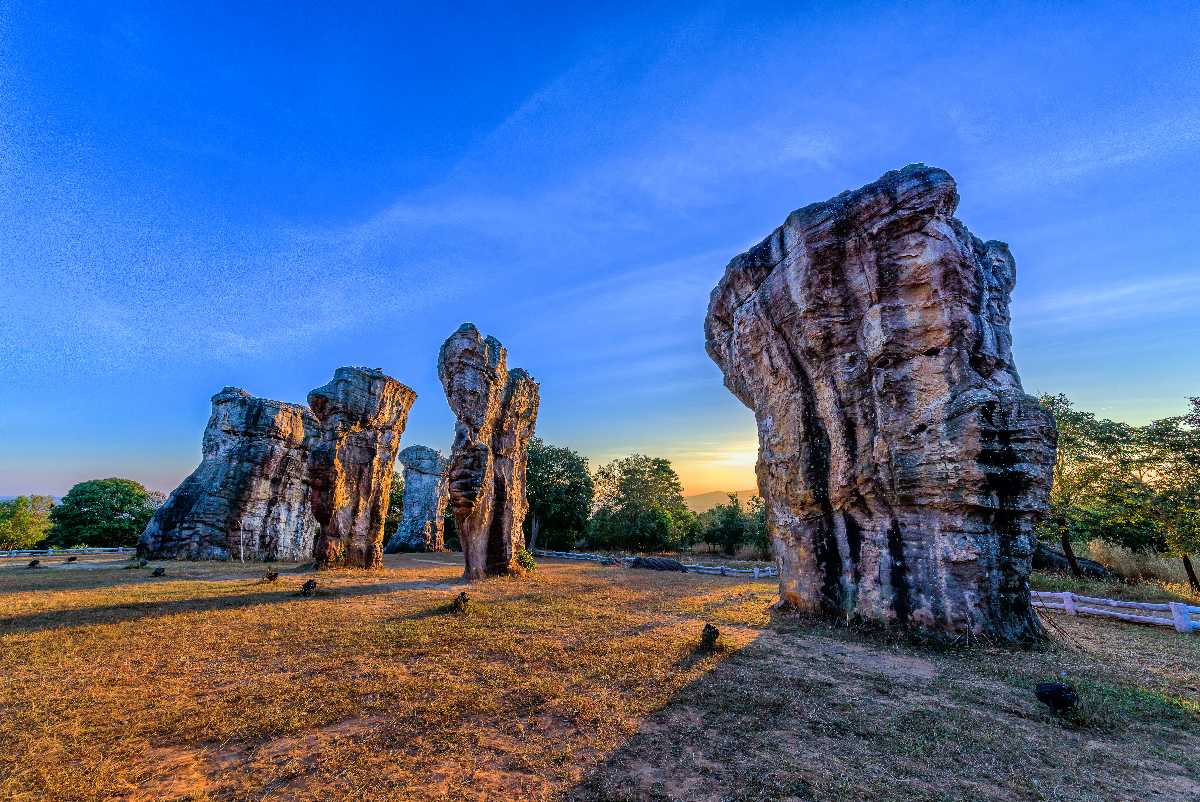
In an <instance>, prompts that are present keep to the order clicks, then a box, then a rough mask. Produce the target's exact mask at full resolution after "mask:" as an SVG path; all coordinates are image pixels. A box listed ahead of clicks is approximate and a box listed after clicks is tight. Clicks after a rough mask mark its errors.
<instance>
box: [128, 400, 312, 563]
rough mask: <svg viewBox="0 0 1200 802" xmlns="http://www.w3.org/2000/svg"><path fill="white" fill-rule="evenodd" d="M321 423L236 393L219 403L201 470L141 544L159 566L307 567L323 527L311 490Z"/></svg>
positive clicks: (294, 408)
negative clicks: (298, 563)
mask: <svg viewBox="0 0 1200 802" xmlns="http://www.w3.org/2000/svg"><path fill="white" fill-rule="evenodd" d="M317 426H318V422H317V419H316V416H314V415H313V414H312V412H310V411H309V410H307V409H305V408H304V407H302V406H300V405H298V404H285V403H282V402H280V401H270V400H267V399H265V398H254V397H252V396H251V395H250V394H249V393H247V392H245V391H243V390H239V389H237V388H236V387H226V388H225V389H223V390H221V392H219V393H217V394H216V395H214V396H213V397H212V416H211V417H210V418H209V419H208V427H207V428H206V429H205V430H204V446H203V459H202V460H201V462H200V467H198V468H196V470H195V471H193V472H192V474H191V476H189V477H187V478H186V479H184V480H183V483H182V484H180V485H179V487H177V488H176V489H175V492H173V493H172V494H171V497H170V498H168V499H167V501H166V502H165V503H164V504H163V505H162V506H161V507H159V508H158V511H157V512H156V513H155V514H154V517H153V518H152V519H151V520H150V523H149V524H148V525H147V526H146V530H145V532H143V533H142V536H141V539H140V540H139V542H138V553H139V554H141V555H142V556H143V557H148V558H156V559H193V560H227V559H229V558H230V557H232V558H234V559H241V558H245V559H269V560H303V559H307V558H309V557H311V556H312V548H313V540H314V538H315V535H316V531H317V520H316V518H314V517H313V513H312V504H311V503H310V502H309V488H308V443H309V440H310V439H311V436H312V432H313V431H315V430H316V428H317Z"/></svg>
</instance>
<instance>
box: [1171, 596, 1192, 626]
mask: <svg viewBox="0 0 1200 802" xmlns="http://www.w3.org/2000/svg"><path fill="white" fill-rule="evenodd" d="M1170 607H1171V620H1172V621H1174V622H1175V631H1176V632H1184V633H1186V632H1191V631H1192V617H1191V616H1190V615H1189V614H1188V607H1187V605H1186V604H1180V603H1179V602H1171V603H1170Z"/></svg>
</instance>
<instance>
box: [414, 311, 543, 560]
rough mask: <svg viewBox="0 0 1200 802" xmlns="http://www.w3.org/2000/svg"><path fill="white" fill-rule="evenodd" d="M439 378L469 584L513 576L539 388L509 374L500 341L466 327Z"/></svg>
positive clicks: (446, 349) (451, 341)
mask: <svg viewBox="0 0 1200 802" xmlns="http://www.w3.org/2000/svg"><path fill="white" fill-rule="evenodd" d="M438 376H439V377H440V378H441V380H442V386H443V387H444V388H445V390H446V400H447V402H448V403H449V404H450V409H451V410H452V411H453V412H454V414H455V415H456V416H457V418H458V423H457V424H456V425H455V429H454V447H453V450H452V451H451V454H450V464H449V469H448V480H449V491H450V505H451V507H452V508H453V511H454V521H455V525H456V527H457V529H458V537H459V541H460V542H461V544H462V549H463V556H464V558H465V561H466V576H467V578H468V579H477V578H479V577H483V576H494V575H500V574H518V573H520V572H521V569H520V566H518V565H517V562H516V556H517V553H518V552H520V550H521V549H522V548H523V547H524V542H525V538H524V534H523V532H522V524H523V523H524V521H525V513H526V512H527V511H528V509H529V502H528V500H527V499H526V496H525V467H526V460H527V456H526V448H527V446H528V443H529V439H530V438H531V437H532V436H533V429H534V424H535V422H536V420H537V410H538V384H537V382H535V381H534V380H533V379H532V378H531V377H530V376H529V374H528V373H526V372H525V371H524V370H521V369H520V368H516V369H514V370H512V371H510V370H508V366H507V353H506V351H505V349H504V346H502V345H501V344H500V341H499V340H497V339H496V338H494V337H487V338H485V337H483V336H482V335H481V334H480V333H479V330H478V329H476V328H475V326H473V325H471V324H470V323H464V324H463V325H462V326H460V327H459V329H458V331H456V332H455V333H454V334H452V335H450V337H449V338H448V339H447V340H446V342H445V343H444V344H443V345H442V350H441V353H440V354H439V355H438Z"/></svg>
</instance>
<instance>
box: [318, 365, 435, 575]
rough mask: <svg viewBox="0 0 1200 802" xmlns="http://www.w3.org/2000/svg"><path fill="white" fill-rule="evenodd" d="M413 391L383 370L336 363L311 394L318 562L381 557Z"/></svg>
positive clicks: (367, 564)
mask: <svg viewBox="0 0 1200 802" xmlns="http://www.w3.org/2000/svg"><path fill="white" fill-rule="evenodd" d="M416 397H417V394H416V393H414V392H413V391H412V390H410V389H409V388H408V387H406V386H404V385H403V384H401V383H400V382H398V381H396V380H395V379H393V378H391V377H390V376H385V375H384V374H383V372H382V371H378V370H367V369H365V368H338V369H337V371H336V372H335V373H334V374H333V381H331V382H330V383H329V384H327V385H325V386H324V387H318V388H317V389H316V390H313V391H312V392H311V393H309V394H308V405H309V406H310V407H312V410H313V413H314V414H315V415H316V416H317V418H318V419H319V420H320V421H321V427H320V429H319V431H318V433H317V438H316V440H315V442H314V443H313V446H312V451H311V453H310V456H309V464H310V470H311V482H312V490H313V493H312V499H313V515H314V516H315V517H316V519H317V523H319V524H320V525H321V533H320V536H319V537H318V538H317V544H316V546H315V547H314V549H313V556H314V557H316V559H317V563H318V564H320V565H347V566H352V567H356V568H374V567H376V566H378V565H380V564H381V563H382V562H383V521H384V518H386V517H387V505H388V498H389V497H390V495H391V490H392V472H393V470H394V466H395V464H396V452H397V451H399V450H400V435H402V434H403V433H404V424H405V423H406V422H407V421H408V411H409V409H411V408H412V405H413V401H415V400H416Z"/></svg>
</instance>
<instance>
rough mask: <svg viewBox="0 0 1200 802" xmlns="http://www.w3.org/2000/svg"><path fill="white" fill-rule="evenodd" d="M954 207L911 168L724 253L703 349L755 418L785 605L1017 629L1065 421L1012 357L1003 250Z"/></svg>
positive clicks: (1004, 633) (925, 172)
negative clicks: (1042, 401) (1034, 392)
mask: <svg viewBox="0 0 1200 802" xmlns="http://www.w3.org/2000/svg"><path fill="white" fill-rule="evenodd" d="M957 205H958V192H957V189H956V187H955V184H954V179H953V178H951V177H950V175H949V174H948V173H946V172H945V171H943V170H939V169H935V168H931V167H926V166H925V165H911V166H909V167H906V168H904V169H903V170H899V171H895V172H891V173H888V174H887V175H885V176H883V177H882V178H881V179H880V180H879V181H877V182H875V183H873V184H869V185H867V186H865V187H863V188H862V189H859V190H856V191H853V192H845V193H842V194H841V195H839V196H837V197H836V198H833V199H832V200H830V201H827V202H825V203H817V204H814V205H811V206H807V207H805V208H803V209H800V210H799V211H796V212H793V213H792V214H791V215H790V216H789V217H788V219H787V221H786V222H785V223H784V224H783V225H782V226H781V227H780V228H778V229H776V230H775V232H774V233H773V234H771V235H770V236H769V237H767V239H765V240H764V241H763V242H761V243H760V244H759V245H756V246H755V247H753V248H751V249H750V250H749V251H747V252H746V253H743V254H741V255H740V256H737V257H735V258H734V259H733V261H731V262H730V263H729V266H728V267H727V268H726V270H725V275H724V277H723V278H722V279H721V281H720V283H719V284H718V285H717V287H716V289H715V290H714V291H713V294H712V299H711V302H710V304H709V309H708V317H707V319H706V321H705V334H706V339H707V348H708V352H709V354H710V355H711V356H712V358H713V359H714V360H715V361H716V363H717V364H718V365H719V366H720V368H721V370H722V372H723V373H724V374H725V384H726V386H727V387H728V388H729V389H730V390H731V391H732V392H733V393H734V395H736V396H737V397H738V398H739V399H741V400H742V402H743V403H745V404H746V405H747V406H748V407H750V408H751V409H753V410H754V412H755V417H756V418H757V421H758V433H759V459H758V467H757V473H758V484H759V489H760V490H761V491H762V495H763V498H764V501H765V503H766V506H767V515H768V526H769V528H770V530H771V535H772V538H773V540H774V544H775V552H776V555H777V558H778V560H779V563H780V567H781V572H780V579H781V581H780V592H781V596H782V599H781V601H782V602H783V603H785V604H788V605H791V606H794V607H797V608H801V609H805V610H811V611H822V612H826V613H830V614H834V615H838V616H846V617H852V618H861V619H866V620H871V621H878V622H885V623H896V624H900V625H910V626H917V627H922V628H929V629H934V630H942V631H946V632H950V633H955V634H971V635H983V636H988V637H992V638H996V639H1000V640H1023V639H1027V638H1030V637H1036V636H1038V635H1040V633H1041V627H1040V625H1039V623H1038V620H1037V617H1036V616H1035V615H1034V613H1033V610H1032V609H1031V607H1030V600H1029V587H1028V582H1027V577H1028V574H1029V570H1030V556H1031V554H1032V551H1033V538H1032V530H1033V525H1034V523H1035V521H1036V520H1037V519H1038V518H1039V516H1040V515H1042V514H1043V512H1044V511H1045V509H1046V506H1047V496H1048V493H1049V490H1050V477H1051V468H1052V465H1053V463H1054V453H1055V441H1056V433H1055V428H1054V421H1053V419H1052V418H1051V416H1050V414H1049V413H1048V412H1047V411H1046V410H1044V409H1043V408H1042V407H1041V406H1039V405H1038V403H1037V401H1036V399H1034V398H1032V397H1031V396H1028V395H1026V394H1025V392H1024V391H1023V390H1022V388H1021V382H1020V379H1019V378H1018V376H1017V371H1016V368H1015V367H1014V365H1013V360H1012V353H1011V350H1010V345H1011V338H1010V335H1009V311H1008V304H1009V294H1010V292H1011V291H1012V288H1013V286H1014V284H1015V280H1016V266H1015V263H1014V261H1013V258H1012V256H1011V254H1010V253H1009V251H1008V246H1006V245H1005V244H1004V243H1002V242H995V241H991V242H982V241H980V240H979V239H978V238H976V237H975V236H973V235H972V234H971V233H970V232H969V231H968V230H967V229H966V227H965V226H964V225H963V224H962V223H961V222H959V221H958V220H957V219H955V218H954V216H953V215H954V211H955V209H956V207H957Z"/></svg>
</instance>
